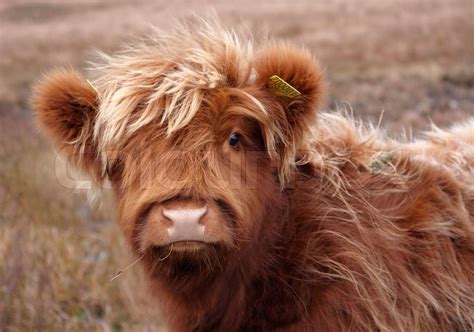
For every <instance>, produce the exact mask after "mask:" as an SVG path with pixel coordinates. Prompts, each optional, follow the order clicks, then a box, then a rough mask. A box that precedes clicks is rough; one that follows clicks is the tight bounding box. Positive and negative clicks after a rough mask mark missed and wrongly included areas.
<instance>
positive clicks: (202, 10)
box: [0, 0, 474, 331]
mask: <svg viewBox="0 0 474 332" xmlns="http://www.w3.org/2000/svg"><path fill="white" fill-rule="evenodd" d="M473 6H474V4H473V2H472V0H450V1H445V0H416V1H412V0H384V1H378V0H364V1H356V0H352V1H345V0H335V1H289V0H285V1H278V2H273V1H267V2H258V1H249V0H241V1H239V2H236V1H225V2H224V1H220V2H216V3H212V2H210V1H208V2H207V3H206V6H203V5H202V2H200V1H194V0H191V1H163V0H159V1H151V0H150V1H145V0H140V1H131V0H130V1H126V0H121V1H112V0H106V1H87V0H80V1H60V0H44V1H35V0H10V1H2V2H1V3H0V54H1V56H0V331H25V330H85V329H86V330H105V331H122V330H123V331H125V330H126V331H130V330H131V331H134V330H136V331H142V330H157V329H158V328H159V327H161V328H163V329H164V327H163V325H162V323H161V319H160V314H159V311H158V309H157V307H156V304H155V303H154V302H153V301H150V299H149V298H148V296H147V292H146V289H145V288H144V286H143V282H142V281H143V280H142V276H141V274H140V269H139V268H135V267H131V268H130V269H129V270H127V271H125V272H124V273H123V274H121V275H120V276H119V277H117V278H115V279H114V280H110V279H111V278H112V277H113V276H114V275H115V274H116V273H117V271H118V270H120V269H123V268H124V267H127V265H129V264H130V263H131V262H132V258H131V257H130V256H128V254H127V252H128V250H127V248H126V246H125V244H124V242H123V241H122V239H121V236H120V234H119V231H118V227H116V225H115V224H114V217H113V213H112V212H111V211H113V209H111V204H112V203H111V202H110V199H108V197H107V192H106V193H105V198H106V199H105V200H104V202H103V203H102V204H96V205H97V206H95V207H94V206H93V205H91V204H90V203H89V202H88V200H87V197H86V196H87V195H86V191H85V190H73V189H72V186H70V185H67V184H66V183H65V181H64V179H65V178H67V177H68V175H67V174H65V173H64V171H65V170H64V169H63V168H58V167H56V166H57V164H58V158H56V154H55V153H54V151H53V149H52V147H51V146H50V145H49V144H48V143H46V142H45V141H44V140H43V138H42V137H40V135H39V134H38V131H37V129H36V127H35V125H34V123H33V121H32V117H31V111H30V108H29V98H30V89H31V86H32V84H34V83H35V81H36V80H38V79H39V78H40V77H41V75H42V74H43V73H45V72H47V71H48V70H49V69H51V68H53V67H57V66H75V67H77V68H81V69H85V68H87V67H88V64H87V61H90V60H93V59H94V50H95V49H101V50H105V51H107V52H111V51H114V50H116V49H117V48H119V46H120V45H121V44H123V43H124V42H127V41H129V40H131V39H133V38H136V37H137V36H140V35H143V34H144V33H146V32H147V31H149V30H150V27H151V25H156V26H158V27H160V28H164V29H166V28H167V27H170V26H171V25H172V24H173V22H174V20H175V19H176V18H189V17H191V16H192V15H193V14H195V13H198V14H203V15H205V14H208V13H209V12H210V11H213V12H215V13H217V14H218V16H219V17H220V18H221V19H222V21H223V22H225V25H229V26H240V25H242V24H243V25H246V26H248V27H249V28H250V29H251V30H255V31H258V32H259V33H261V32H262V31H264V30H267V31H268V33H269V35H270V36H272V37H276V38H283V39H288V40H291V41H293V42H295V43H298V44H304V45H306V46H307V47H309V48H310V49H311V50H312V51H313V52H314V53H315V55H316V56H317V57H318V58H319V59H320V62H321V63H322V65H323V67H324V68H325V73H326V76H327V80H328V82H329V83H330V86H329V88H330V95H329V99H328V103H327V106H326V109H327V110H331V109H341V108H343V109H344V108H346V109H350V110H351V111H352V112H353V114H354V116H355V117H356V118H362V119H364V120H369V121H372V122H374V123H378V122H379V120H380V118H381V114H382V113H383V117H382V118H381V120H380V121H381V126H382V127H385V128H387V131H388V135H391V136H394V137H397V136H401V135H409V136H411V135H413V137H416V136H417V133H416V132H418V131H419V130H422V129H427V128H428V127H429V126H430V123H431V122H433V123H435V124H436V125H438V126H441V127H442V126H447V125H449V124H450V123H453V122H462V121H463V120H465V119H467V118H468V117H472V116H474V41H473V36H474V7H473ZM85 76H86V77H87V71H85ZM412 133H413V134H412ZM55 170H56V171H55ZM142 286H143V287H142Z"/></svg>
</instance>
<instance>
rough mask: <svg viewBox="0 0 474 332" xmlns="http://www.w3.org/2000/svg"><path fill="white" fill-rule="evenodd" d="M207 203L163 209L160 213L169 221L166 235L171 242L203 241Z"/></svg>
mask: <svg viewBox="0 0 474 332" xmlns="http://www.w3.org/2000/svg"><path fill="white" fill-rule="evenodd" d="M206 213H207V205H205V206H203V207H200V208H180V209H165V208H163V210H162V214H163V216H164V217H166V218H167V219H168V220H169V221H171V223H170V225H169V226H168V235H169V238H170V241H171V242H178V241H204V229H205V226H204V223H203V220H202V218H203V217H204V216H205V215H206Z"/></svg>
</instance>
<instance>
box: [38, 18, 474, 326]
mask: <svg viewBox="0 0 474 332" xmlns="http://www.w3.org/2000/svg"><path fill="white" fill-rule="evenodd" d="M94 74H95V75H96V77H95V78H94V79H93V82H94V86H95V88H94V86H90V85H89V84H87V83H86V81H85V80H84V79H83V78H82V77H81V76H80V74H78V73H77V72H76V71H74V70H58V71H56V72H53V73H52V74H50V75H48V76H47V77H46V78H45V79H44V80H43V81H42V82H41V83H40V84H39V85H38V86H37V88H36V89H35V94H34V110H35V112H36V116H37V120H38V124H39V126H40V128H41V129H42V130H43V131H44V133H45V134H46V135H47V136H48V138H49V139H50V140H51V141H52V142H53V143H54V144H55V146H56V147H57V148H58V149H59V150H60V151H61V153H63V154H64V155H65V156H67V157H68V159H69V160H70V161H71V162H72V163H73V164H74V165H75V166H76V167H77V168H78V169H80V170H82V171H84V172H85V173H87V174H89V175H90V177H91V179H93V180H94V181H95V182H96V183H97V184H98V185H101V184H102V183H104V181H110V183H111V186H112V188H113V191H114V193H115V198H116V203H117V209H118V223H119V225H120V228H121V230H122V231H123V234H124V236H125V238H126V239H127V241H128V243H129V244H130V247H131V250H132V251H133V253H134V254H135V255H136V257H137V258H138V257H140V258H141V259H140V263H141V264H142V266H143V267H144V270H145V271H146V274H147V280H149V287H150V289H151V291H152V294H153V295H154V296H155V297H156V299H157V301H158V302H159V303H160V304H161V308H162V310H163V312H164V316H165V317H166V319H167V321H168V324H169V327H170V328H171V329H172V330H173V331H214V330H220V331H253V330H255V331H270V330H283V331H314V330H317V331H472V329H473V327H474V324H473V317H474V315H473V310H474V303H473V299H474V291H473V285H474V229H473V227H474V226H473V221H474V121H470V122H468V123H466V124H465V125H463V126H457V127H454V128H453V129H451V130H449V131H443V130H441V129H437V128H434V129H433V130H432V132H430V133H427V134H426V137H425V140H423V141H415V142H411V143H410V142H408V141H407V142H397V141H394V140H390V139H388V138H386V137H383V135H382V133H381V131H380V130H378V129H370V128H368V129H367V128H365V127H363V126H361V125H359V124H358V123H357V122H356V121H354V120H353V119H352V118H351V117H347V116H344V114H339V113H317V110H318V109H319V108H320V107H321V103H322V101H323V99H324V98H323V97H324V93H325V84H324V80H323V75H322V71H321V69H320V67H319V65H318V64H317V62H316V61H315V60H314V58H313V56H312V55H311V54H310V53H309V52H308V51H307V50H305V49H303V48H300V47H295V46H292V45H290V44H288V43H283V42H272V41H266V42H261V43H259V45H258V47H257V48H253V47H252V41H251V40H250V39H249V37H248V36H247V35H245V34H241V33H236V32H232V31H227V30H225V29H224V28H222V27H220V26H219V25H218V24H215V23H205V22H204V23H202V22H201V23H199V24H195V25H191V26H186V25H185V26H182V27H180V28H177V29H176V31H174V32H171V33H168V34H166V33H163V32H159V33H157V34H156V37H154V38H151V39H150V40H148V41H146V42H144V43H142V44H140V45H136V46H134V47H131V48H129V49H127V50H125V51H124V52H122V53H120V54H118V55H116V56H106V55H104V56H103V60H101V62H100V64H99V65H96V67H95V70H94ZM275 75H276V76H275ZM272 79H274V80H275V79H276V80H277V82H276V85H275V82H273V81H272ZM278 84H280V85H278ZM137 287H138V286H137Z"/></svg>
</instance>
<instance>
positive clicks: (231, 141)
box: [229, 133, 240, 147]
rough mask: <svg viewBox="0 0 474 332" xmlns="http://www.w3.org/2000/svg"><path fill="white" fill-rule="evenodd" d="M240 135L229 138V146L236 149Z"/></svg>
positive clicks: (234, 134)
mask: <svg viewBox="0 0 474 332" xmlns="http://www.w3.org/2000/svg"><path fill="white" fill-rule="evenodd" d="M239 139H240V137H239V134H237V133H232V135H230V136H229V145H230V146H232V147H234V146H236V145H237V143H239Z"/></svg>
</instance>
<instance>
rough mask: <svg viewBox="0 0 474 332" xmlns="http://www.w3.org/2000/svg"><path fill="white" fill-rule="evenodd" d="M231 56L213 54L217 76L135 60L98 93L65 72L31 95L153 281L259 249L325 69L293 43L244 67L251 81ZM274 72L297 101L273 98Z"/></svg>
mask: <svg viewBox="0 0 474 332" xmlns="http://www.w3.org/2000/svg"><path fill="white" fill-rule="evenodd" d="M218 50H220V51H219V52H221V51H222V50H221V49H218ZM207 51H209V52H211V51H212V50H207ZM214 51H215V52H218V51H217V49H216V50H214ZM234 51H236V50H234ZM183 52H185V51H183ZM224 53H225V52H224ZM226 54H227V53H226ZM229 54H230V53H229ZM211 55H212V54H211ZM235 58H236V54H234V55H233V57H231V58H230V59H227V58H225V57H224V58H223V57H222V54H221V56H216V57H215V61H221V62H219V63H217V64H214V67H213V68H220V71H219V70H218V69H215V70H216V71H217V72H216V73H209V71H204V70H203V69H202V68H201V67H199V66H198V64H199V65H201V66H202V63H198V64H196V63H194V62H192V61H191V60H189V59H194V58H192V57H186V56H184V57H183V58H182V63H179V61H177V60H174V61H172V62H169V61H155V62H153V61H152V60H147V61H148V62H147V61H144V60H143V59H142V58H140V55H139V54H137V55H136V59H135V61H130V57H128V58H127V61H128V62H123V61H122V62H121V61H116V62H112V63H111V64H109V68H108V69H106V70H105V72H104V76H103V78H100V79H99V80H98V81H97V82H98V83H97V86H98V90H99V92H98V95H96V93H95V92H94V91H93V90H92V89H91V87H90V86H88V85H87V84H86V83H84V81H83V80H82V78H81V77H80V75H78V74H77V73H75V72H64V71H62V72H56V73H55V74H53V75H51V76H50V77H48V78H47V79H46V80H45V81H44V82H43V83H42V84H40V85H39V86H38V88H37V90H36V97H35V105H34V107H35V109H36V112H37V116H38V120H39V124H40V125H41V126H42V128H43V129H44V131H45V132H46V133H47V134H48V135H49V137H50V138H51V139H52V140H53V141H54V142H55V143H56V144H57V146H58V147H60V148H61V150H62V151H63V152H64V153H65V154H66V155H67V156H68V157H69V159H70V161H71V162H72V163H73V164H75V165H76V166H78V167H79V168H81V169H82V170H84V171H85V172H87V173H88V174H90V175H92V177H93V178H94V179H95V180H96V181H97V182H99V183H100V182H102V181H103V180H104V179H108V180H110V182H111V184H112V187H113V189H114V192H115V193H116V198H117V204H118V209H119V213H118V216H119V223H120V225H121V227H122V230H123V232H124V234H125V236H126V237H127V239H128V240H129V242H130V244H131V245H132V248H133V250H134V251H135V252H136V254H137V255H139V256H143V257H144V258H145V259H144V261H145V263H146V265H147V266H148V268H149V270H150V271H151V272H154V273H155V274H160V273H167V274H168V275H169V276H170V274H172V273H174V272H176V271H177V270H176V269H174V268H169V267H170V266H175V267H176V266H179V269H178V270H179V271H183V264H185V266H187V268H185V269H184V271H191V270H194V268H198V269H199V271H202V270H203V267H204V266H205V267H208V269H207V270H208V271H214V270H215V269H217V268H220V267H222V266H223V264H224V262H226V259H225V258H226V256H227V255H228V254H230V253H236V252H239V251H240V250H242V249H243V248H248V246H252V245H253V246H255V245H256V244H257V245H258V243H260V242H264V241H265V239H267V238H268V235H267V234H265V230H268V229H271V228H272V227H271V225H270V224H269V223H272V222H274V221H275V220H276V219H278V218H277V215H276V214H277V213H278V210H279V208H280V207H281V206H282V204H283V201H282V195H281V190H282V188H283V187H284V185H285V183H284V181H285V180H287V179H288V178H289V176H290V174H291V171H292V170H293V167H294V158H295V154H296V151H297V150H298V149H299V148H300V143H301V141H302V140H303V139H304V138H305V136H306V135H307V134H308V126H310V125H311V122H312V121H313V117H314V113H315V111H316V106H317V104H318V102H319V100H320V94H321V73H320V71H319V69H318V67H317V66H316V65H315V64H314V62H313V60H312V57H311V56H310V55H309V54H308V53H307V52H305V51H302V50H295V49H292V48H289V47H287V46H280V47H273V48H270V49H267V50H265V51H262V52H261V53H260V54H259V55H258V56H256V57H255V58H253V59H250V60H249V59H247V60H246V63H247V65H248V67H249V69H248V70H247V71H246V73H247V74H246V76H245V78H242V77H239V75H242V74H241V71H242V68H241V65H240V64H239V63H233V62H232V61H233V60H235ZM223 59H224V60H225V61H224V60H223ZM226 61H227V62H226ZM237 62H238V61H237ZM144 63H145V64H148V66H149V68H147V67H146V66H145V68H143V66H144ZM193 70H194V71H193ZM203 72H204V73H203ZM198 74H199V75H198ZM193 75H194V76H196V77H194V76H193ZM272 75H278V76H279V77H281V78H282V79H283V80H285V81H286V82H288V83H289V84H291V85H292V86H293V87H294V88H296V89H297V90H298V91H299V92H300V95H298V96H292V97H289V96H278V95H275V91H271V89H270V88H269V86H268V79H269V78H270V77H271V76H272ZM188 76H190V77H191V78H189V77H188ZM206 80H207V81H206ZM203 82H204V83H203ZM165 261H166V262H165ZM176 264H177V265H176ZM163 266H168V268H166V269H164V268H163ZM191 267H192V268H191ZM173 271H174V272H173Z"/></svg>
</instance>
